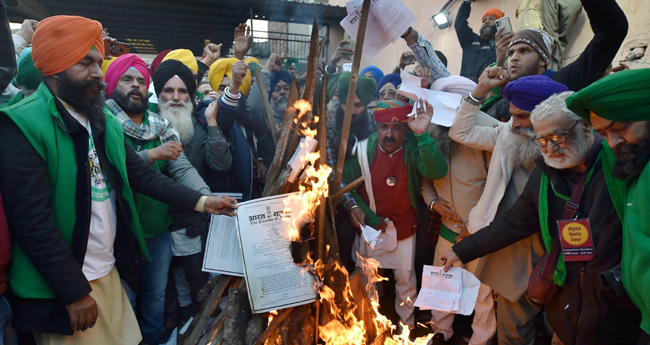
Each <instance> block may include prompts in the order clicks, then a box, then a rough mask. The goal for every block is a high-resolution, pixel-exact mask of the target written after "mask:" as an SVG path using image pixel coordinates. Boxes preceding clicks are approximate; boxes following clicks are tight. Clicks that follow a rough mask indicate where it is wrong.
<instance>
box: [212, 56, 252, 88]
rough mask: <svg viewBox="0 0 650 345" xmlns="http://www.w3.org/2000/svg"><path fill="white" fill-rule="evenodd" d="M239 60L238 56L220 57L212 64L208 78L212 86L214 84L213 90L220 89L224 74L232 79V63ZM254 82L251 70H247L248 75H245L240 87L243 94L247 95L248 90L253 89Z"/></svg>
mask: <svg viewBox="0 0 650 345" xmlns="http://www.w3.org/2000/svg"><path fill="white" fill-rule="evenodd" d="M249 59H251V58H249ZM247 60H248V59H247ZM237 61H239V60H237V59H236V58H230V59H219V60H217V61H215V62H214V63H213V64H212V66H210V72H209V73H208V80H209V81H210V86H212V90H219V84H221V80H223V76H224V75H225V76H227V77H228V78H230V79H232V65H233V64H234V63H235V62H237ZM252 83H253V81H252V77H251V71H250V70H247V71H246V77H244V80H243V81H242V84H241V86H240V87H239V92H241V93H242V95H245V96H247V95H248V92H249V91H250V90H251V84H252Z"/></svg>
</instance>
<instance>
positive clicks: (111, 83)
mask: <svg viewBox="0 0 650 345" xmlns="http://www.w3.org/2000/svg"><path fill="white" fill-rule="evenodd" d="M129 67H133V68H135V69H137V70H138V72H140V74H142V76H143V77H144V79H145V81H146V84H147V88H149V83H150V82H151V78H150V77H149V70H148V69H147V64H146V63H145V62H144V60H142V58H140V57H139V56H137V55H135V54H126V55H122V56H120V57H118V58H117V59H115V61H114V62H113V63H112V64H111V65H110V66H108V68H107V69H106V75H105V76H104V81H105V82H106V94H108V97H112V96H113V90H114V89H115V86H116V85H117V82H118V81H119V80H120V78H121V77H122V75H123V74H124V72H126V70H127V69H129ZM145 93H146V92H145Z"/></svg>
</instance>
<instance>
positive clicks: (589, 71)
mask: <svg viewBox="0 0 650 345" xmlns="http://www.w3.org/2000/svg"><path fill="white" fill-rule="evenodd" d="M581 2H582V6H583V7H584V9H585V12H586V13H587V16H588V17H589V24H590V25H591V29H592V30H593V32H594V37H593V38H592V39H591V42H589V44H588V45H587V47H586V48H585V50H584V51H583V52H582V53H581V54H580V56H578V58H577V59H575V60H574V61H573V62H571V63H570V64H568V65H566V66H564V67H562V68H561V69H560V70H558V71H553V70H551V69H550V68H549V66H550V63H551V58H552V55H551V53H552V52H553V38H552V37H551V36H549V35H548V34H547V33H545V32H543V31H541V30H538V29H523V30H520V31H518V32H516V33H515V34H514V36H511V35H505V36H504V37H502V38H501V39H500V40H499V41H498V42H497V47H504V46H507V49H505V51H504V52H503V54H501V51H499V52H498V54H499V58H498V60H499V62H500V61H505V57H506V56H507V58H508V62H507V65H506V66H507V68H506V70H507V77H508V78H509V80H510V81H513V80H516V79H518V78H521V77H524V76H529V75H545V76H547V77H550V78H551V79H553V80H554V81H556V82H558V83H562V84H564V85H566V86H567V87H568V88H569V90H571V91H580V90H582V89H583V88H585V87H587V86H588V85H590V84H591V83H593V82H595V81H597V80H598V79H600V78H601V77H602V76H603V74H604V73H605V71H606V70H607V69H608V68H609V65H610V63H611V62H612V60H614V57H615V56H616V54H617V53H618V50H619V48H620V47H621V44H622V43H623V40H624V39H625V36H626V35H627V29H628V23H627V18H626V17H625V13H623V10H621V8H620V7H619V6H618V4H617V3H616V0H603V1H588V0H582V1H581ZM508 42H509V43H508ZM504 65H505V64H502V65H499V66H504ZM487 91H489V90H487ZM486 94H487V92H486V93H481V94H474V97H476V98H477V99H479V100H481V101H482V100H483V98H484V97H485V95H486ZM509 107H510V105H509V102H508V101H507V100H503V99H502V100H500V101H498V102H497V103H496V104H495V105H494V107H493V108H492V109H493V110H492V109H491V110H490V112H489V113H490V115H493V116H494V117H495V118H496V119H497V120H500V121H504V122H505V121H508V120H510V117H511V115H510V113H509V112H508V110H509ZM493 111H494V113H493Z"/></svg>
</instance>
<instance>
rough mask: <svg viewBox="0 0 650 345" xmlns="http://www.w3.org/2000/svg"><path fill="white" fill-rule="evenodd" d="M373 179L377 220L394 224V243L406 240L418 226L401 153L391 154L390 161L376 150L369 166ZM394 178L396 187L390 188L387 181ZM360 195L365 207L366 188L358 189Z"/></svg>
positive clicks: (387, 156)
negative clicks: (395, 239)
mask: <svg viewBox="0 0 650 345" xmlns="http://www.w3.org/2000/svg"><path fill="white" fill-rule="evenodd" d="M370 174H371V175H372V193H373V195H374V196H375V204H376V206H377V212H376V213H377V216H379V217H381V218H388V219H390V220H392V221H393V224H395V229H397V240H398V241H400V240H403V239H406V238H409V237H411V236H413V235H414V234H415V230H416V229H417V223H416V219H415V209H414V208H413V207H412V206H411V200H410V199H409V192H408V183H409V173H408V169H407V167H406V163H405V162H404V150H403V149H402V150H400V151H399V152H397V153H395V154H393V157H392V158H391V157H390V156H389V155H388V154H387V153H384V152H383V151H382V150H380V149H379V145H378V147H377V152H376V153H375V157H374V158H373V160H372V164H371V165H370ZM389 177H395V179H396V180H397V183H396V184H395V185H394V186H392V187H391V186H389V185H388V184H387V183H386V181H387V180H388V178H389ZM359 194H360V195H361V197H362V198H363V200H364V201H365V202H366V203H368V193H367V192H366V185H365V184H364V185H363V186H362V187H361V188H359Z"/></svg>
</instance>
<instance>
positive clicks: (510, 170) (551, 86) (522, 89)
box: [449, 67, 567, 345]
mask: <svg viewBox="0 0 650 345" xmlns="http://www.w3.org/2000/svg"><path fill="white" fill-rule="evenodd" d="M507 81H508V78H507V77H506V76H505V74H504V71H503V69H502V68H500V67H490V68H486V69H485V71H484V72H483V74H482V75H481V78H480V79H479V83H478V85H477V86H476V88H475V89H474V90H473V91H472V92H471V93H470V94H469V97H467V98H465V100H464V101H463V102H462V103H461V105H460V107H459V108H458V112H457V113H456V117H455V118H454V123H453V125H452V126H451V129H450V131H449V137H451V138H452V139H453V140H455V141H457V142H458V143H461V144H463V145H466V146H469V147H471V148H474V149H479V150H485V151H489V152H492V159H491V161H490V169H489V170H488V175H487V180H486V185H485V190H484V191H483V195H482V196H481V199H480V200H479V201H478V203H477V204H476V206H475V207H474V208H473V209H472V211H471V212H470V214H469V219H468V220H467V230H469V232H470V233H475V232H476V231H478V230H479V229H482V228H483V227H485V226H487V225H489V224H490V223H491V222H492V221H493V220H494V219H495V218H496V217H498V216H500V215H502V214H503V213H505V211H507V210H508V209H509V208H510V207H511V206H512V205H513V204H514V203H515V201H516V200H517V198H518V197H519V195H520V194H521V193H522V191H523V190H524V186H525V185H526V182H527V181H528V178H529V177H530V174H531V173H532V171H533V170H534V169H535V159H536V158H537V157H539V156H540V154H541V153H540V150H539V147H537V146H535V144H534V143H533V142H532V138H533V136H534V135H535V132H534V130H533V126H532V123H531V121H530V112H531V111H532V110H533V109H534V108H535V106H537V105H538V104H539V103H541V102H542V101H544V100H545V99H546V98H548V97H549V96H551V95H552V94H555V93H559V92H563V91H567V87H566V86H564V85H562V84H559V83H556V82H554V81H552V80H551V79H550V78H547V77H544V76H529V77H522V78H520V79H518V80H516V81H513V82H510V83H508V84H507V85H506V87H505V89H504V95H505V97H506V98H507V99H508V100H509V101H510V113H512V118H511V119H510V121H508V122H506V123H499V124H498V125H497V126H480V125H477V124H476V123H475V121H476V116H477V114H478V113H479V108H480V104H481V102H482V101H483V100H484V98H485V95H486V94H487V93H488V91H489V90H490V89H491V88H493V87H495V86H500V85H502V84H505V83H506V82H507ZM543 253H544V248H543V247H542V242H541V238H540V236H538V235H535V236H530V237H528V238H525V239H523V240H521V241H519V242H517V243H515V244H513V245H511V246H509V247H507V248H505V249H503V250H500V251H498V252H496V253H494V254H491V255H489V256H486V257H485V258H483V259H482V260H480V261H479V264H478V267H477V269H476V276H477V277H478V278H479V279H480V280H481V282H482V283H484V284H487V285H488V286H490V287H491V288H492V289H493V290H495V291H496V292H497V293H499V303H497V313H498V315H499V318H498V319H497V335H498V338H499V339H500V340H501V341H503V342H504V343H506V344H522V345H523V344H533V342H534V340H535V317H536V315H537V314H538V313H539V311H540V309H541V307H542V306H541V305H540V304H538V303H535V302H533V301H532V300H530V299H529V298H528V295H527V293H526V287H527V284H528V277H529V276H530V273H531V272H532V268H533V267H534V265H535V263H536V262H537V261H538V260H539V259H540V258H541V256H542V255H543ZM503 272H513V274H512V275H504V274H503Z"/></svg>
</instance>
